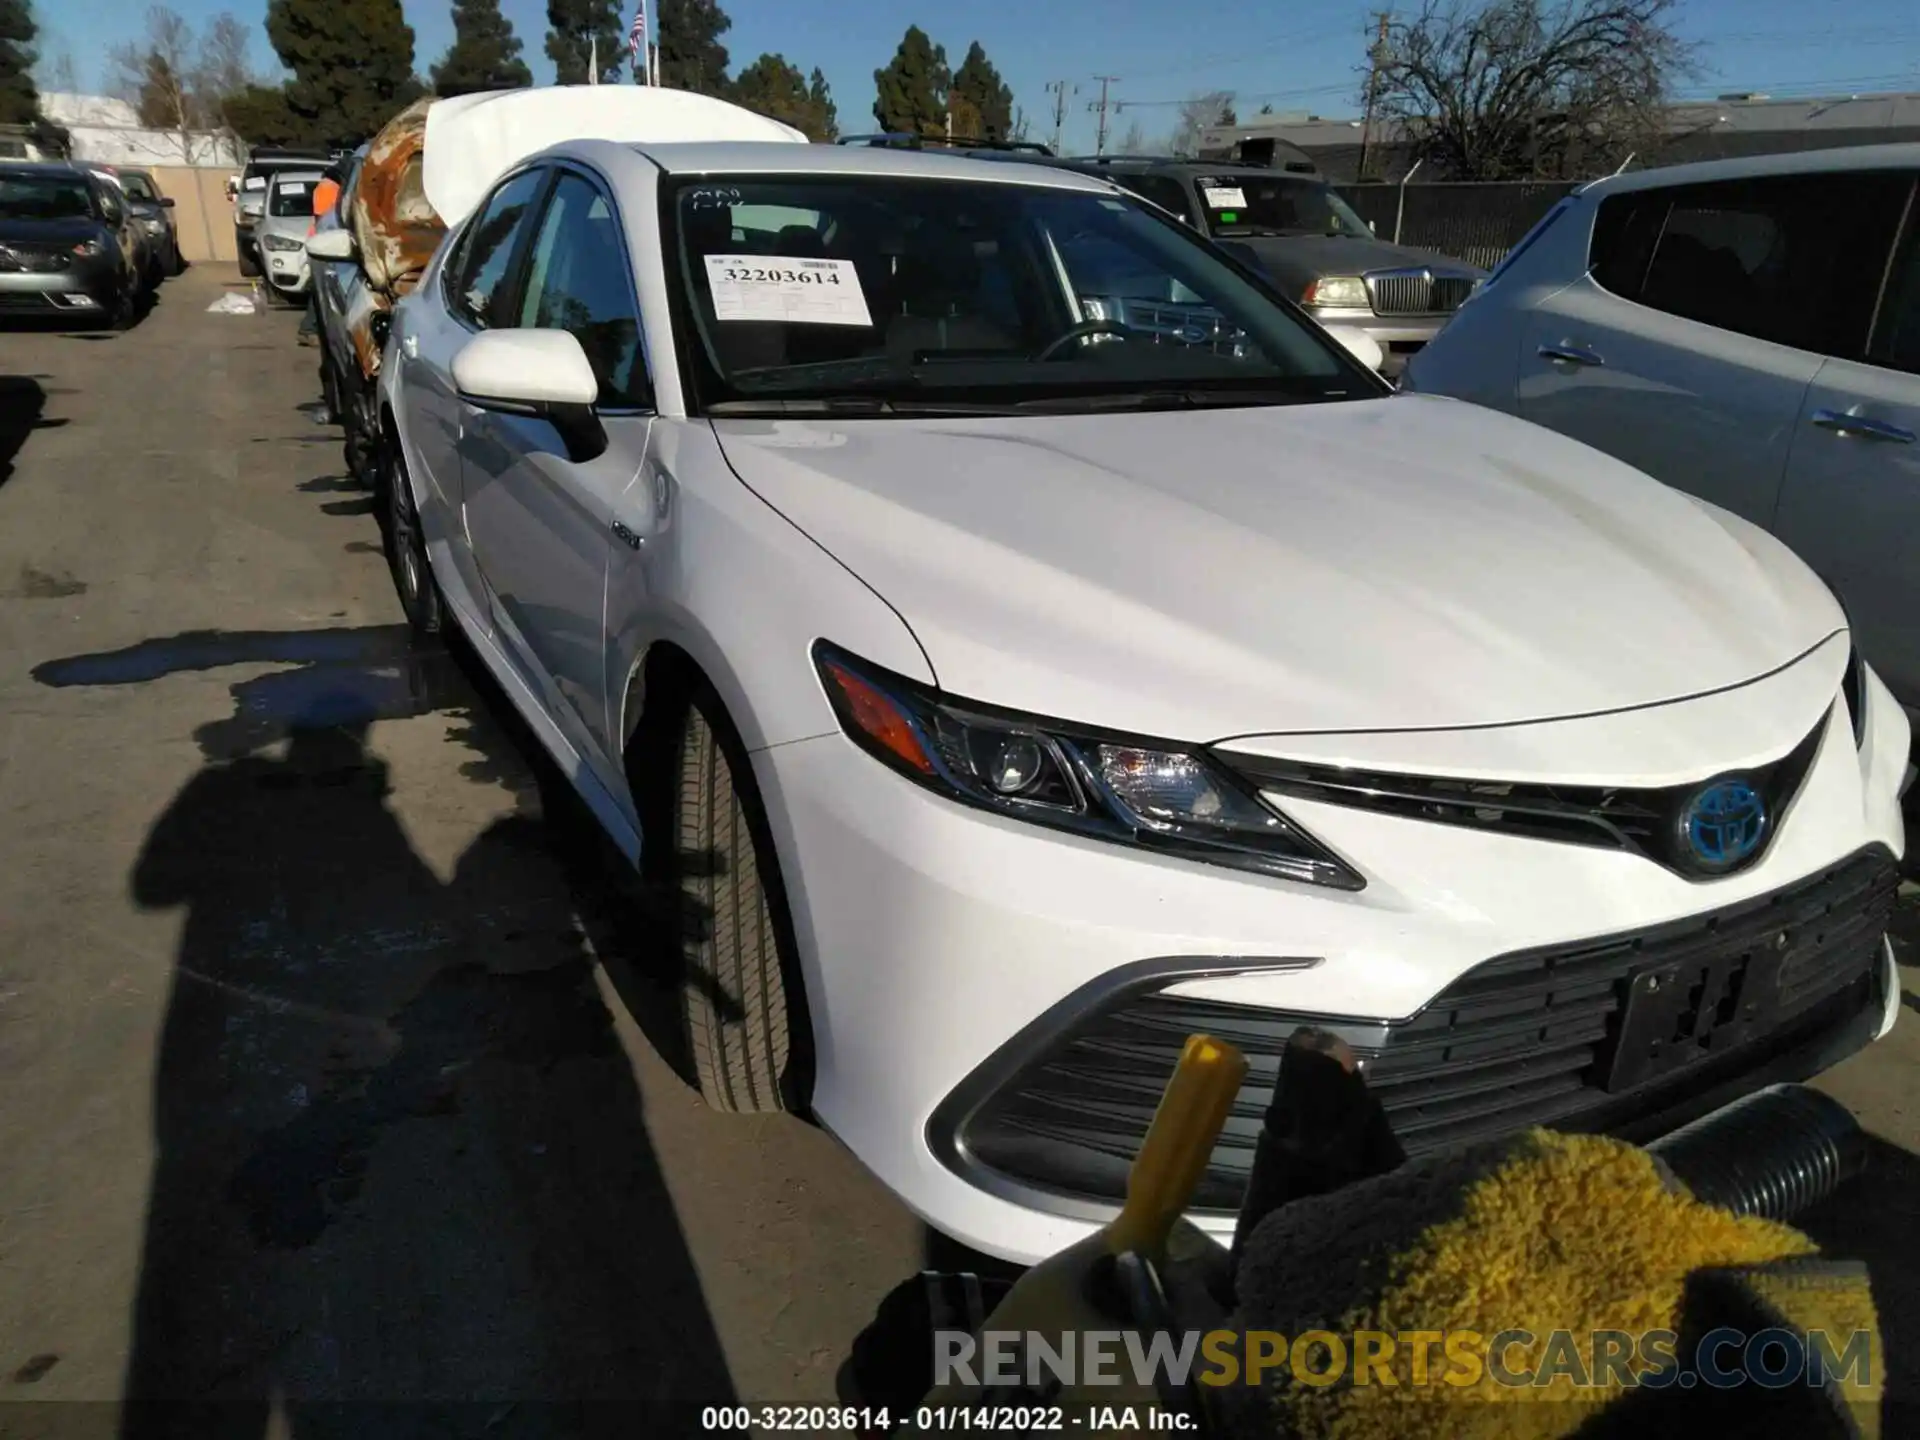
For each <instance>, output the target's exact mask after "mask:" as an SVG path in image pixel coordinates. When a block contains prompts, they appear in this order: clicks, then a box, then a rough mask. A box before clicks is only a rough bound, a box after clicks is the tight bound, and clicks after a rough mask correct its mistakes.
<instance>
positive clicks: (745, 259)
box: [664, 176, 1381, 414]
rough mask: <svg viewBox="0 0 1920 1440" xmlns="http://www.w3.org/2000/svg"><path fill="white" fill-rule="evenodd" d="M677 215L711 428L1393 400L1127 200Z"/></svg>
mask: <svg viewBox="0 0 1920 1440" xmlns="http://www.w3.org/2000/svg"><path fill="white" fill-rule="evenodd" d="M664 204H665V207H666V211H667V216H666V218H667V220H668V222H669V225H670V227H671V231H672V237H671V239H670V242H669V243H670V246H671V247H673V248H670V249H669V252H668V253H669V254H670V255H671V254H675V253H676V251H677V255H678V263H677V265H676V266H675V267H674V268H675V269H676V270H677V272H678V287H679V290H680V297H679V298H678V299H677V301H676V303H679V301H680V300H682V299H683V300H684V301H685V303H686V304H687V307H688V308H689V309H690V310H691V312H692V317H693V321H694V325H693V328H694V329H695V330H696V331H697V332H698V334H699V339H700V344H698V345H697V346H689V347H687V349H688V350H689V351H690V352H691V354H690V357H689V364H690V366H691V368H692V372H693V373H692V374H691V376H690V379H691V381H692V384H693V388H694V391H695V393H696V394H697V395H698V396H699V397H700V398H701V400H702V401H703V402H704V403H705V404H706V405H707V406H708V407H709V408H714V407H719V408H715V409H714V413H721V414H724V413H743V412H745V411H746V410H750V409H766V410H773V411H778V412H780V413H792V411H793V409H794V408H795V407H796V406H799V405H800V404H801V402H816V403H824V402H839V403H841V404H842V405H847V406H850V407H854V408H857V407H858V406H859V404H860V403H862V402H864V404H865V405H866V406H867V407H868V408H869V409H874V408H882V409H886V410H894V411H898V412H899V413H910V412H911V411H913V410H921V411H924V410H927V409H929V408H943V409H948V410H953V411H959V412H961V413H964V410H965V407H967V406H969V405H972V406H979V407H982V408H995V409H997V410H999V411H1000V412H1002V413H1004V412H1005V411H1007V410H1009V409H1038V408H1059V409H1072V408H1076V404H1075V402H1076V401H1082V400H1084V401H1088V402H1092V403H1090V404H1089V406H1088V408H1095V405H1096V404H1097V408H1102V409H1108V408H1122V409H1124V408H1134V407H1138V408H1167V407H1173V406H1181V405H1188V404H1232V403H1238V404H1258V403H1284V402H1286V401H1289V400H1308V399H1336V398H1346V397H1358V396H1362V395H1373V394H1377V393H1381V392H1380V391H1379V390H1378V388H1377V387H1376V386H1374V385H1372V384H1371V383H1369V377H1367V376H1366V375H1365V373H1364V372H1362V371H1360V370H1359V369H1358V368H1357V367H1356V366H1355V365H1354V364H1353V362H1351V361H1349V360H1348V359H1347V358H1346V357H1345V355H1344V354H1343V353H1342V352H1340V351H1339V350H1338V349H1337V347H1335V346H1334V345H1332V344H1331V343H1330V342H1329V341H1327V340H1326V338H1325V337H1324V336H1322V335H1321V334H1320V333H1319V332H1318V331H1317V330H1315V329H1314V328H1313V327H1312V326H1310V325H1309V324H1307V323H1306V322H1304V321H1303V320H1301V319H1300V318H1297V317H1296V316H1295V315H1294V314H1293V312H1291V311H1290V310H1289V309H1287V308H1286V307H1285V306H1284V305H1283V304H1281V303H1279V302H1277V301H1276V300H1275V299H1273V298H1272V297H1271V295H1270V294H1269V292H1267V291H1265V290H1263V289H1262V288H1261V287H1260V286H1259V285H1258V284H1257V283H1256V282H1254V281H1252V280H1249V279H1248V278H1246V277H1245V276H1244V275H1243V274H1242V273H1241V272H1239V271H1238V270H1236V269H1235V268H1234V267H1233V266H1232V265H1231V264H1229V263H1228V262H1227V261H1225V260H1224V259H1222V258H1221V257H1220V256H1219V255H1218V254H1217V253H1216V252H1215V251H1214V250H1213V249H1212V248H1211V247H1210V246H1208V245H1206V244H1205V243H1204V242H1203V241H1200V240H1199V239H1197V238H1196V237H1194V236H1193V235H1192V234H1191V232H1189V231H1187V230H1185V229H1183V228H1182V227H1181V226H1179V225H1177V224H1175V223H1173V222H1171V221H1168V220H1167V219H1165V218H1164V217H1162V216H1159V215H1157V214H1155V213H1153V212H1151V211H1149V210H1148V209H1146V208H1145V207H1143V206H1141V205H1140V204H1138V203H1136V202H1135V201H1133V200H1131V199H1121V198H1119V197H1116V196H1111V195H1103V194H1093V193H1085V192H1079V191H1072V190H1063V189H1053V188H1043V187H1041V186H1036V185H1023V184H996V183H989V182H981V181H966V180H961V181H954V180H920V179H904V178H895V177H891V176H803V177H782V178H773V177H768V178H740V179H732V180H729V181H727V182H726V183H724V184H720V183H715V182H714V181H713V180H711V179H710V178H709V179H699V180H691V179H690V180H688V181H685V182H682V183H681V184H680V185H678V186H677V187H674V188H671V189H669V190H668V192H667V195H666V198H665V202H664ZM783 407H785V408H784V409H783Z"/></svg>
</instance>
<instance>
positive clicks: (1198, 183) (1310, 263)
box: [1044, 155, 1486, 377]
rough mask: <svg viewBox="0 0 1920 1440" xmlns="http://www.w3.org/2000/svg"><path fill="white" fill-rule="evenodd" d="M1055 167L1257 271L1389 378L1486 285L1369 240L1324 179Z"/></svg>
mask: <svg viewBox="0 0 1920 1440" xmlns="http://www.w3.org/2000/svg"><path fill="white" fill-rule="evenodd" d="M1044 163H1053V164H1059V165H1063V166H1066V167H1068V168H1070V169H1074V170H1080V171H1083V172H1084V173H1086V174H1089V175H1099V176H1101V177H1103V178H1105V179H1108V180H1111V181H1113V183H1114V184H1116V185H1120V186H1123V187H1125V188H1126V189H1128V190H1131V191H1132V192H1133V193H1134V194H1136V195H1138V196H1140V197H1141V198H1142V199H1144V200H1151V201H1152V202H1153V203H1154V204H1156V205H1158V206H1159V207H1160V208H1161V209H1163V210H1166V211H1168V212H1170V213H1171V214H1173V215H1175V216H1177V217H1178V218H1179V219H1181V220H1184V221H1185V222H1186V223H1187V224H1189V225H1191V226H1192V227H1193V228H1194V229H1196V230H1198V231H1200V233H1201V234H1203V235H1210V236H1212V237H1213V239H1214V240H1215V241H1216V242H1217V243H1219V244H1220V245H1222V246H1224V247H1225V248H1226V249H1228V250H1230V251H1233V252H1236V253H1237V254H1238V255H1239V258H1240V259H1242V260H1244V261H1246V262H1247V263H1249V264H1250V265H1252V266H1254V267H1255V268H1256V269H1259V270H1262V271H1264V272H1266V274H1267V275H1269V276H1271V277H1272V278H1273V280H1274V282H1275V283H1276V284H1277V285H1278V286H1279V288H1280V290H1281V292H1282V293H1283V294H1285V295H1286V296H1287V297H1288V298H1289V299H1291V300H1293V301H1294V302H1295V303H1296V304H1298V305H1301V306H1302V307H1304V308H1305V309H1306V311H1307V312H1308V313H1309V314H1310V315H1312V316H1313V318H1314V319H1316V320H1318V321H1319V322H1320V323H1321V324H1322V325H1324V326H1326V327H1327V328H1328V329H1329V330H1332V331H1334V332H1335V333H1336V334H1338V333H1340V332H1341V331H1359V332H1361V333H1363V334H1365V335H1366V336H1368V337H1369V338H1370V339H1372V340H1373V341H1374V343H1375V344H1377V345H1378V346H1379V347H1380V352H1381V357H1382V361H1381V366H1380V370H1381V373H1382V374H1384V375H1387V376H1389V377H1391V376H1395V375H1398V374H1399V373H1400V372H1401V370H1403V369H1404V368H1405V366H1406V363H1407V360H1408V359H1409V358H1410V357H1411V356H1413V355H1414V354H1416V353H1418V352H1419V350H1420V349H1421V347H1423V346H1424V345H1426V344H1427V342H1428V341H1430V340H1432V339H1433V337H1434V336H1435V335H1437V334H1438V333H1439V331H1440V327H1441V326H1443V325H1445V324H1446V323H1447V321H1448V320H1449V319H1450V318H1451V317H1452V315H1453V312H1454V311H1455V310H1457V309H1459V308H1460V305H1461V304H1462V302H1464V301H1465V300H1466V298H1467V296H1468V295H1470V294H1472V293H1473V289H1474V286H1475V285H1477V284H1478V283H1479V282H1480V280H1481V279H1483V278H1484V277H1485V275H1486V271H1484V270H1482V269H1480V268H1479V267H1478V266H1474V265H1469V264H1467V263H1466V262H1465V261H1463V260H1449V259H1446V258H1444V257H1442V256H1439V255H1436V254H1434V253H1433V252H1431V251H1428V250H1415V249H1412V248H1411V247H1409V246H1405V245H1392V244H1389V243H1388V242H1386V241H1385V240H1381V239H1379V238H1378V237H1376V236H1375V235H1374V233H1373V228H1372V227H1371V226H1370V225H1368V224H1367V222H1366V221H1364V220H1362V219H1361V218H1360V217H1359V216H1358V215H1356V214H1355V213H1354V211H1353V207H1352V206H1350V205H1348V204H1347V202H1346V200H1345V199H1343V198H1342V197H1341V195H1340V192H1339V191H1337V190H1335V189H1334V188H1333V187H1332V186H1331V185H1329V184H1327V182H1326V181H1325V180H1322V179H1320V178H1319V177H1318V176H1314V175H1301V174H1296V173H1293V172H1291V171H1289V170H1285V169H1267V168H1265V167H1261V166H1250V165H1235V164H1231V163H1220V162H1214V161H1187V160H1156V159H1151V158H1133V157H1128V156H1113V155H1109V156H1102V157H1098V158H1087V159H1077V160H1060V161H1052V162H1044Z"/></svg>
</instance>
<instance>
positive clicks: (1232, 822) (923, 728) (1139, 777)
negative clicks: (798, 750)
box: [813, 641, 1366, 890]
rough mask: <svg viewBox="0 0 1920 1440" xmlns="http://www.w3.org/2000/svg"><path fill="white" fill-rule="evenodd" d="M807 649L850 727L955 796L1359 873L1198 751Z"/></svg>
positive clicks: (1105, 835) (1269, 864)
mask: <svg viewBox="0 0 1920 1440" xmlns="http://www.w3.org/2000/svg"><path fill="white" fill-rule="evenodd" d="M813 659H814V664H815V666H816V667H817V668H818V670H819V672H820V680H821V683H822V685H823V686H824V687H825V689H826V692H827V699H828V701H829V702H830V703H831V704H832V706H833V711H834V714H835V716H836V717H837V718H838V719H839V721H840V728H841V729H843V730H844V731H846V733H847V735H848V737H849V738H850V739H852V740H853V742H854V743H855V744H856V745H858V746H860V747H861V748H862V749H863V750H865V751H866V752H867V753H868V754H869V755H872V756H873V757H874V758H875V759H876V760H878V761H880V762H881V763H882V764H884V765H886V766H887V767H889V768H890V769H892V770H894V771H896V772H897V773H899V774H901V775H904V776H905V777H906V778H907V779H909V780H911V781H913V782H914V783H915V784H917V785H922V786H925V787H926V788H927V789H929V790H933V791H936V792H937V793H939V794H941V795H944V796H946V797H947V798H948V799H950V800H957V801H960V802H961V803H963V804H967V805H974V806H977V807H979V808H981V809H983V810H991V811H994V812H995V813H997V814H1001V815H1006V816H1010V817H1012V818H1015V819H1019V820H1025V821H1028V822H1030V823H1032V824H1035V825H1045V826H1048V827H1050V828H1052V829H1056V830H1066V831H1070V832H1072V833H1074V834H1077V835H1085V836H1088V837H1090V838H1094V839H1100V840H1108V841H1113V842H1116V843H1119V844H1123V845H1134V846H1138V847H1140V848H1142V849H1147V850H1155V851H1158V852H1160V853H1162V854H1168V855H1177V856H1180V857H1181V858H1183V859H1188V860H1198V861H1203V862H1205V863H1207V864H1210V865H1227V866H1231V867H1233V868H1235V869H1239V870H1253V871H1258V872H1260V873H1262V874H1266V875H1277V876H1280V877H1282V878H1284V879H1288V880H1299V881H1303V882H1305V883H1307V884H1312V885H1330V886H1333V887H1335V888H1336V889H1341V890H1359V889H1361V888H1362V887H1363V886H1364V885H1365V884H1366V882H1365V880H1363V879H1362V878H1361V877H1360V876H1359V875H1358V874H1357V873H1356V872H1355V871H1354V870H1353V869H1351V868H1350V867H1349V866H1347V865H1346V864H1344V863H1342V862H1341V861H1340V860H1339V859H1338V858H1337V857H1336V856H1334V855H1333V854H1332V852H1330V851H1329V850H1327V849H1326V847H1325V846H1323V845H1321V844H1320V843H1319V842H1318V841H1316V840H1315V839H1314V838H1313V837H1312V836H1310V835H1308V834H1307V833H1306V832H1305V831H1303V830H1301V829H1300V828H1299V827H1298V826H1297V825H1295V824H1293V822H1291V821H1290V820H1288V819H1287V818H1286V817H1285V816H1283V815H1281V814H1280V813H1279V812H1278V811H1276V810H1274V809H1273V808H1272V807H1270V806H1269V805H1267V804H1266V802H1264V801H1263V800H1261V798H1260V797H1259V796H1258V795H1257V794H1255V793H1254V792H1253V791H1252V790H1251V789H1249V788H1248V787H1247V786H1245V785H1244V784H1242V782H1241V781H1240V780H1238V779H1237V778H1236V777H1234V776H1233V775H1231V774H1229V773H1228V772H1227V771H1225V770H1223V769H1222V768H1221V767H1220V766H1218V765H1217V764H1215V763H1214V762H1213V761H1212V760H1210V759H1209V758H1208V757H1207V756H1206V754H1205V753H1204V752H1203V751H1202V750H1199V749H1197V748H1188V747H1183V746H1169V745H1167V744H1165V743H1164V742H1160V741H1152V740H1135V739H1131V738H1128V737H1126V736H1120V735H1112V734H1103V733H1100V732H1098V731H1092V730H1088V729H1085V728H1083V727H1077V726H1073V725H1067V724H1063V723H1061V722H1058V721H1053V720H1043V719H1040V718H1038V717H1035V716H1027V715H1017V714H1013V713H1011V712H1007V711H997V710H994V709H992V708H990V707H987V706H981V705H973V704H968V703H966V702H964V701H958V700H953V699H946V698H942V697H940V696H939V695H937V694H936V693H935V692H933V691H931V690H929V689H927V688H926V687H925V686H922V685H919V684H917V683H915V682H914V681H911V680H907V679H904V678H902V677H901V676H898V675H893V674H891V673H889V672H887V671H884V670H881V669H879V668H877V667H875V666H871V665H868V664H867V663H866V662H864V661H861V660H856V659H855V658H854V657H852V656H850V655H848V654H846V653H845V652H844V651H842V650H840V649H838V648H837V647H835V646H832V645H829V644H827V643H826V642H825V641H820V642H818V643H817V644H815V646H814V648H813Z"/></svg>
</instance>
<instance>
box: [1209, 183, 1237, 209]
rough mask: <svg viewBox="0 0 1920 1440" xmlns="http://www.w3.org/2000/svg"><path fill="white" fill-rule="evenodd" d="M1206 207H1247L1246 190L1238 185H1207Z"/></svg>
mask: <svg viewBox="0 0 1920 1440" xmlns="http://www.w3.org/2000/svg"><path fill="white" fill-rule="evenodd" d="M1206 193H1207V208H1208V209H1210V210H1244V209H1246V208H1247V192H1246V191H1244V190H1242V189H1241V188H1240V187H1239V186H1238V185H1209V186H1208V187H1207V192H1206Z"/></svg>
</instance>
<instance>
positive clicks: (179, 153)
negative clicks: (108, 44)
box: [40, 92, 246, 170]
mask: <svg viewBox="0 0 1920 1440" xmlns="http://www.w3.org/2000/svg"><path fill="white" fill-rule="evenodd" d="M40 110H41V113H42V114H44V115H45V116H46V117H47V118H48V119H49V120H51V121H53V122H54V123H55V124H58V125H62V126H64V127H65V128H66V130H67V133H68V134H69V136H70V137H71V143H72V152H73V158H74V159H75V160H92V161H94V162H96V163H98V164H102V165H129V166H140V167H151V166H156V165H190V166H194V167H207V168H215V169H225V170H232V169H237V168H238V167H239V166H240V165H241V164H242V163H244V161H245V159H246V147H245V146H244V145H243V144H242V143H241V142H240V140H239V139H238V138H237V137H235V136H233V135H231V134H228V133H225V132H223V131H213V130H184V131H183V130H155V129H153V128H152V127H150V126H147V125H142V124H141V123H140V114H139V112H138V111H137V110H135V109H134V108H133V106H131V105H129V104H128V103H127V102H126V101H124V100H115V99H112V98H111V97H109V96H106V95H73V94H66V93H61V92H54V93H50V94H43V95H42V96H41V97H40Z"/></svg>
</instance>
